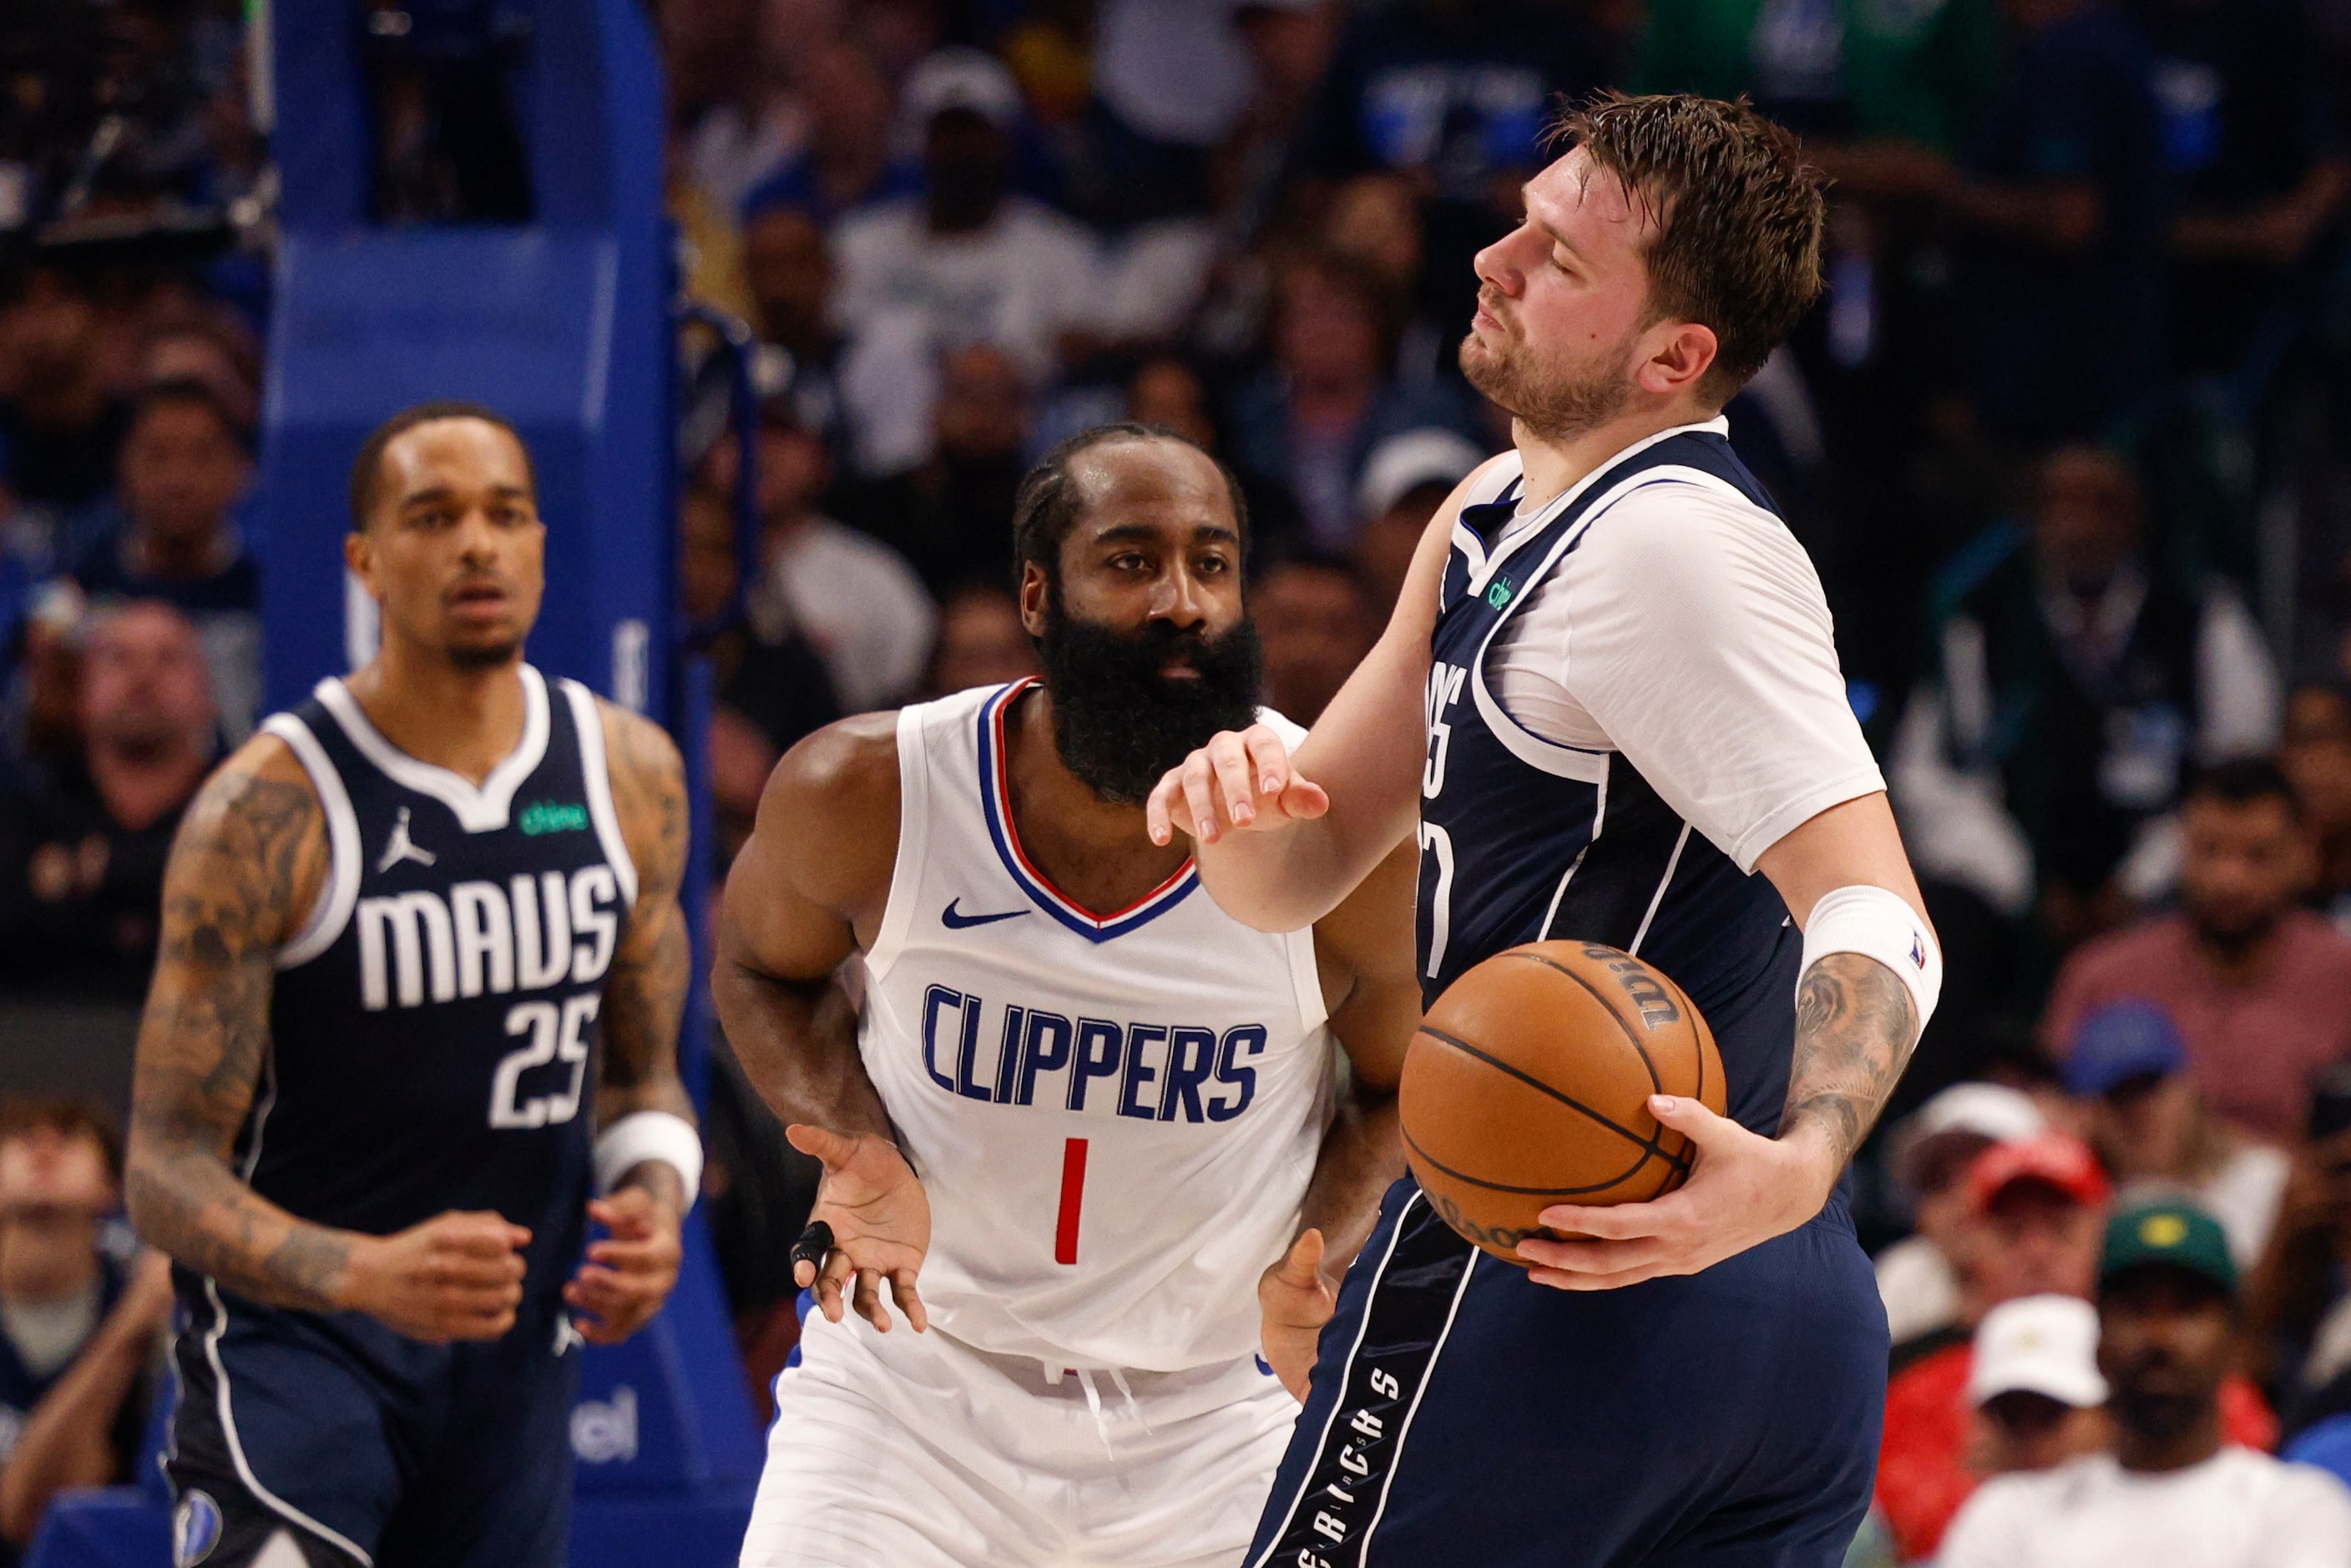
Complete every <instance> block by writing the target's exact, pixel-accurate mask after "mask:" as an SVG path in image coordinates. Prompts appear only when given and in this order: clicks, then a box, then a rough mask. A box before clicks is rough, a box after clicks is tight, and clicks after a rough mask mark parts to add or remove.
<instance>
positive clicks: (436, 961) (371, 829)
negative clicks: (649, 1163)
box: [237, 665, 636, 1319]
mask: <svg viewBox="0 0 2351 1568" xmlns="http://www.w3.org/2000/svg"><path fill="white" fill-rule="evenodd" d="M522 682H523V690H524V695H525V699H526V718H525V723H524V727H523V737H522V741H521V744H520V745H519V746H517V747H516V749H515V751H514V753H513V755H512V756H510V757H508V758H507V759H506V760H505V761H504V762H502V763H500V764H499V765H498V767H497V768H496V770H495V771H493V772H492V773H491V774H490V776H489V777H488V779H486V780H485V781H484V782H483V783H482V784H481V785H480V787H478V788H476V787H475V785H474V784H473V783H472V782H471V781H470V780H468V779H463V778H460V777H459V776H458V775H456V774H455V773H452V772H450V771H448V770H447V769H445V768H436V767H433V766H431V765H430V764H427V763H423V762H420V761H418V760H417V759H416V758H413V757H410V756H408V755H407V754H406V753H404V752H402V751H399V750H397V749H395V748H394V747H392V744H391V742H389V741H387V740H386V739H384V737H382V736H381V735H380V734H379V733H377V731H376V729H375V727H373V726H372V725H371V724H370V723H369V722H368V720H367V716H365V715H364V714H363V713H362V712H361V711H360V706H359V704H358V703H357V702H355V701H354V700H353V699H352V697H351V695H350V692H349V691H348V690H347V689H346V688H345V687H344V685H342V683H341V682H340V681H334V680H328V681H322V682H320V683H319V687H318V689H317V692H316V694H315V695H313V696H312V697H311V699H310V700H309V701H308V702H306V703H304V704H302V705H301V706H299V707H298V708H296V709H295V710H294V711H293V712H291V713H287V714H279V715H277V716H274V717H272V718H271V719H269V720H268V721H267V723H266V725H265V728H266V729H267V730H268V731H269V732H270V733H271V734H273V735H276V736H277V737H279V738H280V739H282V740H284V741H285V742H286V743H287V745H289V746H290V747H293V749H294V752H295V754H296V756H298V758H300V759H301V762H302V765H303V767H304V768H305V769H306V770H307V771H308V774H309V776H310V779H311V782H312V783H313V785H314V786H315V787H316V789H317V790H318V792H319V800H320V804H321V807H322V809H323V811H324V813H325V816H326V820H327V823H328V828H329V845H330V848H331V851H332V870H331V873H330V874H329V879H328V883H327V886H326V887H325V888H324V889H323V890H322V891H321V894H320V895H319V903H318V906H317V908H316V909H315V910H314V911H313V912H312V914H311V916H310V919H309V921H308V925H307V926H306V928H305V929H304V930H303V931H302V932H301V933H300V934H299V935H298V936H297V937H296V938H295V939H294V940H293V941H292V942H291V943H289V944H288V945H287V946H286V947H285V949H284V950H283V951H282V952H281V953H280V954H279V955H278V959H277V964H278V975H277V990H276V995H275V998H274V999H273V1000H272V1002H271V1006H270V1014H269V1026H270V1050H269V1057H268V1061H267V1067H266V1076H265V1078H264V1081H263V1083H262V1085H261V1089H260V1092H259V1093H258V1094H257V1095H256V1099H255V1102H254V1107H253V1111H252V1113H251V1114H250V1115H249V1116H248V1118H247V1120H246V1127H245V1131H244V1133H243V1134H242V1136H241V1138H240V1140H239V1147H238V1151H237V1154H238V1158H239V1160H240V1161H241V1162H242V1163H241V1166H240V1169H241V1170H242V1172H243V1173H244V1175H245V1176H246V1179H247V1180H248V1181H249V1182H250V1183H251V1184H252V1186H253V1188H254V1190H255V1191H256V1192H257V1193H259V1194H260V1195H261V1196H262V1197H266V1198H267V1199H269V1200H270V1201H271V1202H272V1203H276V1204H278V1205H280V1206H281V1207H285V1208H286V1209H287V1210H289V1211H290V1212H292V1213H294V1214H296V1215H298V1216H300V1217H301V1218H305V1219H309V1220H315V1221H317V1222H319V1223H320V1224H325V1225H333V1226H339V1227H342V1228H347V1229H351V1230H359V1231H364V1232H368V1233H371V1234H374V1235H383V1234H388V1233H390V1232H392V1231H394V1230H399V1229H402V1228H405V1227H407V1226H410V1225H413V1224H415V1223H416V1222H418V1221H419V1220H423V1219H427V1218H431V1217H433V1216H434V1215H436V1214H439V1213H441V1212H443V1211H444V1210H446V1209H453V1208H454V1209H495V1210H496V1211H497V1212H498V1213H500V1214H503V1215H504V1216H506V1217H507V1218H508V1219H510V1220H512V1221H514V1222H515V1223H516V1224H517V1225H523V1226H527V1227H528V1228H529V1229H530V1231H531V1242H530V1246H529V1248H528V1249H527V1252H526V1259H527V1261H528V1268H529V1273H528V1281H527V1282H526V1284H525V1287H524V1288H525V1291H526V1301H525V1306H524V1312H525V1315H526V1318H527V1319H528V1318H531V1317H538V1316H543V1315H545V1314H547V1313H548V1312H552V1311H554V1310H556V1309H557V1308H558V1307H559V1301H558V1298H557V1294H556V1293H557V1292H558V1291H559V1290H560V1288H561V1286H562V1283H563V1280H564V1277H565V1275H566V1274H567V1273H568V1271H569V1267H570V1264H571V1261H572V1260H573V1258H574V1256H575V1255H576V1254H577V1252H578V1250H579V1248H580V1240H581V1232H582V1228H583V1227H584V1226H585V1223H586V1218H585V1214H584V1212H583V1206H584V1204H585V1203H586V1200H587V1197H588V1195H589V1186H590V1147H591V1144H592V1142H593V1139H594V1135H595V1091H596V1082H597V1071H598V1056H597V1044H598V1025H597V1013H598V1010H599V1009H600V1007H601V1003H602V999H603V988H604V977H605V974H606V972H607V970H608V969H609V968H610V967H611V961H612V953H613V949H614V947H615V946H617V944H618V943H619V940H620V937H621V933H622V926H623V925H624V923H625V922H626V920H627V919H628V915H629V908H630V905H631V904H632V902H633V900H634V898H635V896H636V872H635V868H634V866H633V865H632V862H631V861H630V859H629V854H628V851H627V849H626V847H625V846H624V844H623V843H622V838H621V831H620V824H619V821H618V819H617V817H616V816H615V815H614V812H613V810H612V795H611V780H610V779H609V777H608V776H607V774H606V772H605V762H604V738H603V729H602V727H601V723H600V721H599V719H598V717H597V713H596V706H595V699H594V698H593V697H591V696H590V695H589V693H588V691H587V690H586V688H584V687H582V686H580V685H578V684H577V683H575V682H571V681H560V682H556V683H552V684H550V683H549V682H547V681H546V680H544V679H542V678H541V677H540V675H539V674H538V671H537V670H534V669H532V668H530V667H529V666H528V665H525V666H523V668H522ZM535 1308H536V1311H535V1310H534V1309H535Z"/></svg>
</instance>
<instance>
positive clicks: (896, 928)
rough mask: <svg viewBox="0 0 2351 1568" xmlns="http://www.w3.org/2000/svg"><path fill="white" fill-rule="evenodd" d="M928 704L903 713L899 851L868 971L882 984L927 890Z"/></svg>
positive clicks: (868, 958)
mask: <svg viewBox="0 0 2351 1568" xmlns="http://www.w3.org/2000/svg"><path fill="white" fill-rule="evenodd" d="M928 711H929V709H928V706H926V705H923V704H909V705H907V706H904V707H902V708H900V709H899V710H898V853H897V856H896V858H895V859H894V860H893V862H891V865H890V891H889V892H888V893H887V894H884V895H883V904H882V928H881V929H880V930H878V931H876V932H875V933H874V934H873V946H872V949H871V950H870V951H869V952H867V953H866V955H865V972H866V973H867V975H869V976H870V977H872V979H874V980H876V981H879V980H881V979H882V978H883V977H885V976H887V975H888V974H889V972H890V967H891V966H892V965H893V964H894V963H896V962H897V961H898V955H899V954H900V953H901V952H902V951H904V948H905V946H906V933H907V932H908V931H910V930H912V929H913V928H914V904H915V895H916V894H919V893H920V892H921V891H922V878H923V860H924V856H925V854H926V853H928V852H929V848H930V845H929V839H930V821H931V810H930V802H931V758H930V747H929V746H928V744H927V737H925V735H924V733H923V728H924V726H923V719H924V716H925V714H926V713H927V712H928Z"/></svg>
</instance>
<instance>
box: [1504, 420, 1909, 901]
mask: <svg viewBox="0 0 2351 1568" xmlns="http://www.w3.org/2000/svg"><path fill="white" fill-rule="evenodd" d="M1729 429H1730V426H1729V422H1728V421H1727V420H1724V419H1721V418H1715V419H1711V420H1708V421H1707V422H1705V423H1701V424H1691V425H1680V426H1677V427H1676V428H1674V429H1672V430H1665V431H1660V432H1658V433H1657V434H1656V435H1654V436H1651V437H1650V438H1649V439H1648V440H1646V441H1643V442H1640V443H1638V444H1635V445H1633V446H1630V447H1627V448H1626V449H1625V451H1624V452H1622V453H1620V454H1618V455H1617V456H1616V457H1614V458H1612V459H1610V460H1609V461H1608V462H1607V463H1604V464H1602V465H1601V466H1600V469H1599V470H1598V471H1596V472H1595V473H1594V474H1593V476H1591V477H1590V478H1587V479H1585V480H1583V481H1582V482H1581V483H1580V484H1579V485H1578V486H1574V487H1573V488H1572V489H1571V490H1570V491H1569V492H1568V496H1569V497H1573V496H1575V495H1576V494H1578V493H1579V492H1580V491H1581V490H1582V489H1583V488H1584V487H1585V486H1589V485H1591V484H1592V483H1593V480H1595V479H1597V478H1598V477H1600V476H1601V475H1602V474H1604V473H1605V472H1606V471H1607V470H1608V469H1609V468H1611V467H1613V466H1614V465H1615V464H1616V463H1618V462H1621V461H1622V460H1623V459H1624V458H1625V457H1628V456H1630V455H1633V454H1634V453H1635V452H1638V451H1640V450H1642V448H1644V447H1646V446H1649V445H1653V444H1656V443H1657V442H1660V441H1664V440H1666V439H1667V438H1668V437H1670V436H1674V435H1678V434H1682V433H1683V432H1685V431H1692V430H1698V431H1710V432H1712V433H1714V434H1718V435H1722V434H1729ZM1518 476H1519V463H1518V458H1517V456H1516V455H1505V457H1504V458H1503V459H1502V460H1500V461H1499V462H1497V463H1495V464H1493V465H1491V466H1489V468H1487V469H1486V470H1485V471H1484V472H1483V473H1482V474H1481V475H1480V476H1479V484H1478V486H1477V487H1476V489H1475V490H1474V491H1473V492H1472V494H1471V497H1470V498H1471V500H1472V501H1478V500H1489V499H1493V498H1495V497H1499V495H1500V494H1501V493H1502V491H1503V490H1504V488H1505V487H1506V486H1508V484H1509V482H1510V481H1511V480H1514V479H1516V478H1517V477H1518ZM1642 480H1643V482H1642V483H1641V484H1640V485H1639V486H1637V487H1635V488H1631V489H1628V490H1626V491H1625V493H1624V494H1622V495H1620V496H1618V497H1616V498H1615V499H1614V500H1610V501H1606V502H1604V504H1603V505H1602V506H1601V507H1598V508H1597V509H1596V510H1595V511H1594V512H1593V514H1592V515H1591V517H1589V518H1588V519H1587V521H1586V522H1585V523H1584V524H1583V528H1584V533H1583V538H1582V540H1581V541H1580V542H1579V543H1578V544H1577V545H1576V546H1575V548H1574V549H1571V550H1570V551H1568V552H1567V554H1566V555H1564V556H1563V557H1562V558H1561V559H1560V560H1559V563H1558V564H1557V565H1556V566H1554V567H1553V568H1552V570H1551V572H1550V574H1549V575H1548V576H1546V577H1545V578H1544V579H1543V580H1542V581H1541V583H1539V584H1538V585H1537V586H1536V588H1535V591H1534V593H1533V597H1532V598H1531V601H1529V602H1527V603H1526V604H1525V606H1524V607H1523V608H1521V609H1520V610H1518V611H1516V612H1513V613H1512V614H1511V615H1510V618H1509V620H1507V621H1505V622H1503V625H1502V629H1501V631H1500V632H1499V633H1498V634H1497V636H1496V639H1495V645H1494V646H1493V648H1492V649H1491V650H1490V651H1489V653H1488V654H1487V664H1486V669H1487V677H1488V680H1489V683H1490V685H1491V686H1492V688H1493V691H1494V695H1495V696H1496V697H1497V698H1499V700H1500V703H1501V705H1502V709H1503V711H1504V712H1505V713H1507V714H1509V715H1510V717H1511V718H1513V719H1515V720H1517V721H1518V723H1519V724H1520V725H1521V726H1522V727H1525V728H1526V729H1528V730H1530V731H1531V732H1532V733H1533V734H1534V735H1536V736H1537V737H1540V738H1541V739H1544V740H1548V741H1551V742H1552V743H1553V744H1555V745H1559V746H1573V747H1580V748H1582V749H1584V750H1588V751H1620V752H1622V753H1624V755H1625V760H1626V761H1628V762H1630V763H1632V764H1633V766H1634V767H1635V768H1638V769H1640V772H1641V776H1642V777H1643V778H1644V779H1647V780H1648V781H1649V783H1650V785H1651V786H1652V787H1654V788H1655V789H1656V791H1657V793H1658V795H1659V796H1661V797H1662V798H1663V799H1664V800H1665V802H1666V804H1667V805H1668V806H1670V807H1672V808H1673V809H1674V810H1675V811H1676V812H1677V814H1678V815H1680V816H1681V817H1682V818H1683V820H1685V821H1687V822H1688V823H1689V824H1690V825H1691V826H1693V827H1695V828H1696V829H1698V831H1699V832H1701V833H1704V834H1705V835H1706V836H1707V837H1708V839H1709V840H1711V841H1713V843H1714V844H1715V846H1716V847H1717V848H1718V849H1719V850H1721V851H1722V852H1723V853H1724V854H1726V855H1729V857H1730V859H1731V860H1732V861H1733V862H1736V863H1737V865H1738V866H1739V868H1740V870H1741V871H1752V870H1754V869H1755V862H1756V859H1757V857H1759V856H1760V855H1761V854H1762V853H1763V852H1764V851H1766V850H1768V849H1770V848H1771V846H1772V845H1773V844H1775V843H1777V842H1778V841H1780V840H1781V839H1782V837H1784V836H1786V834H1787V833H1788V832H1789V831H1790V830H1792V829H1793V828H1797V827H1800V826H1802V824H1803V823H1804V822H1805V821H1808V820H1810V819H1811V818H1813V817H1814V816H1817V815H1818V814H1819V813H1821V812H1823V811H1824V810H1828V809H1829V808H1830V807H1831V806H1834V805H1838V804H1841V803H1842V802H1844V801H1846V800H1855V799H1856V798H1858V797H1860V796H1863V795H1867V794H1871V793H1874V792H1876V791H1877V790H1880V789H1885V788H1886V780H1885V779H1884V778H1883V777H1882V776H1881V775H1880V774H1879V773H1878V770H1877V761H1876V758H1874V757H1872V756H1871V755H1870V750H1869V743H1868V742H1867V741H1865V740H1864V739H1863V738H1862V734H1861V725H1860V724H1859V722H1858V721H1856V720H1855V717H1854V716H1853V709H1852V708H1851V707H1850V706H1848V705H1847V704H1846V701H1845V694H1844V675H1843V674H1842V673H1841V672H1840V671H1839V670H1838V668H1837V656H1836V641H1835V634H1834V628H1833V627H1832V625H1831V623H1830V621H1829V607H1828V600H1827V597H1826V596H1825V595H1824V594H1823V592H1822V591H1821V579H1820V574H1819V573H1818V572H1817V571H1815V570H1813V562H1812V558H1811V557H1810V556H1807V555H1806V554H1805V553H1804V548H1803V546H1802V545H1800V544H1798V543H1797V542H1796V538H1795V536H1794V535H1793V534H1791V533H1790V532H1789V531H1788V529H1787V527H1786V525H1785V524H1783V523H1782V522H1781V521H1780V519H1779V518H1777V517H1773V516H1772V515H1771V513H1769V512H1767V511H1765V510H1763V509H1762V508H1761V507H1758V506H1756V505H1755V504H1754V503H1752V502H1751V501H1749V500H1748V499H1747V498H1746V497H1743V496H1741V495H1740V494H1739V493H1738V492H1736V491H1735V490H1732V489H1731V488H1730V487H1729V486H1726V485H1724V484H1723V483H1722V482H1721V481H1720V480H1718V479H1715V478H1713V477H1712V476H1708V475H1704V474H1700V473H1698V472H1697V471H1696V470H1692V469H1682V470H1678V471H1677V470H1675V469H1672V468H1659V469H1653V470H1650V471H1649V472H1648V473H1646V474H1645V475H1644V476H1642ZM1554 506H1555V504H1545V505H1544V506H1543V507H1541V508H1540V509H1539V510H1537V511H1534V512H1532V513H1529V512H1526V511H1523V510H1522V511H1521V513H1520V518H1519V520H1518V521H1516V522H1514V523H1513V524H1512V525H1511V528H1512V529H1517V528H1532V527H1540V526H1541V525H1542V524H1543V523H1544V522H1545V521H1547V520H1548V519H1549V518H1550V517H1554V516H1556V515H1557V512H1556V510H1555V509H1554ZM1508 537H1509V532H1508V531H1506V532H1505V534H1504V538H1508Z"/></svg>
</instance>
